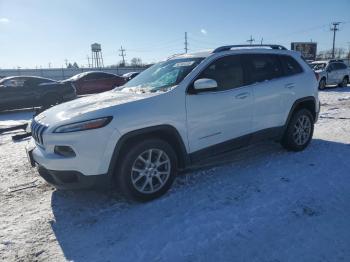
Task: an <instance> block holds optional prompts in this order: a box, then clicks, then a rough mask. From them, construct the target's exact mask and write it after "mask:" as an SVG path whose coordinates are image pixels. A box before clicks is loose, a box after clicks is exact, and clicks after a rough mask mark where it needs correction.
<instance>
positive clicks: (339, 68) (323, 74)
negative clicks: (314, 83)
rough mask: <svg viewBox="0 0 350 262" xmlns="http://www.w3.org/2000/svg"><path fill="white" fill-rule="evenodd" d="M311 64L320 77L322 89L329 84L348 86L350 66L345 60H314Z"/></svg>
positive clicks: (320, 87) (319, 85)
mask: <svg viewBox="0 0 350 262" xmlns="http://www.w3.org/2000/svg"><path fill="white" fill-rule="evenodd" d="M310 66H311V68H312V69H313V70H314V71H315V73H316V75H317V77H318V81H319V84H318V87H319V89H320V90H323V89H325V88H326V86H328V85H338V86H341V87H346V86H347V85H348V83H349V79H350V77H349V76H350V68H348V66H347V65H346V64H345V63H344V62H343V60H328V61H314V62H311V63H310Z"/></svg>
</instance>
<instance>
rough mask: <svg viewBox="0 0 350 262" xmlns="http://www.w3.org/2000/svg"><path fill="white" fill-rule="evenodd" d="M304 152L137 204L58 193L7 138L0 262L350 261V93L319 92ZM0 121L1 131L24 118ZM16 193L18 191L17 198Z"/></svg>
mask: <svg viewBox="0 0 350 262" xmlns="http://www.w3.org/2000/svg"><path fill="white" fill-rule="evenodd" d="M320 98H321V102H322V111H321V115H320V119H319V122H318V123H317V125H316V127H315V134H314V140H313V141H312V143H311V145H310V147H309V148H307V149H306V150H305V151H303V152H299V153H292V152H286V151H284V150H283V149H282V148H281V147H280V146H279V145H278V144H275V143H267V142H265V143H261V144H259V145H255V146H251V147H250V148H246V149H242V150H240V151H239V152H236V153H234V154H230V155H229V156H226V157H225V158H220V159H217V160H216V162H215V163H211V165H210V166H209V167H207V168H202V169H197V170H192V171H189V172H187V173H185V174H182V175H180V176H179V177H178V179H177V181H176V183H175V185H174V187H173V189H172V190H171V191H170V192H169V193H168V194H167V195H165V196H164V197H162V198H160V199H158V200H155V201H152V202H150V203H145V204H139V203H131V202H127V201H125V200H123V199H122V198H121V197H120V196H119V195H118V194H117V193H114V192H98V191H56V190H54V189H53V188H52V187H51V186H49V185H47V184H46V183H45V182H43V180H42V179H41V178H39V177H38V176H37V174H36V172H35V170H33V169H31V168H30V167H29V164H28V163H27V161H26V155H25V151H24V146H25V144H26V141H22V142H17V143H13V142H12V141H11V135H12V134H13V133H11V134H4V135H0V257H1V258H2V259H3V261H48V260H50V261H66V260H73V261H271V262H272V261H308V262H310V261H350V219H349V218H350V204H349V203H350V190H349V188H350V161H349V153H350V88H349V87H348V88H346V89H340V88H337V89H330V90H327V91H324V92H320ZM28 114H30V113H28V112H19V113H16V114H0V125H5V123H4V121H7V122H6V124H9V123H10V125H12V124H13V122H8V121H11V120H13V119H14V120H16V121H22V120H26V119H28ZM16 190H17V191H16Z"/></svg>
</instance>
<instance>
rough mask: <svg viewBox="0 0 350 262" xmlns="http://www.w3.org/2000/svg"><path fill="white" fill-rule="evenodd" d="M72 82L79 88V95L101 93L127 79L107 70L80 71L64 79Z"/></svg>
mask: <svg viewBox="0 0 350 262" xmlns="http://www.w3.org/2000/svg"><path fill="white" fill-rule="evenodd" d="M63 82H64V83H66V82H70V83H72V84H73V86H74V87H75V88H76V90H77V94H78V95H84V94H93V93H101V92H105V91H108V90H112V89H113V88H114V87H117V86H122V85H124V84H125V82H126V81H125V79H124V78H123V77H121V76H117V75H114V74H111V73H106V72H85V73H80V74H77V75H75V76H72V77H71V78H69V79H67V80H65V81H63Z"/></svg>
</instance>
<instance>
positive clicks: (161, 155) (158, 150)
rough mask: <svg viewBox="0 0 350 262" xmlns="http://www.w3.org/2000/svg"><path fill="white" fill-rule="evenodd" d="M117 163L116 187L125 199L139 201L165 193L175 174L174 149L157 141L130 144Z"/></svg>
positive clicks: (175, 160) (165, 143) (163, 142)
mask: <svg viewBox="0 0 350 262" xmlns="http://www.w3.org/2000/svg"><path fill="white" fill-rule="evenodd" d="M119 163H120V164H119V165H120V167H119V169H118V170H117V173H116V174H115V175H116V182H117V186H118V188H119V189H120V191H121V192H122V193H123V194H124V195H125V196H126V197H127V198H131V199H134V200H138V201H148V200H152V199H155V198H157V197H160V196H162V195H163V194H165V193H166V192H167V191H168V190H169V188H170V187H171V184H172V183H173V181H174V178H175V175H176V171H177V158H176V154H175V152H174V150H173V149H172V147H171V146H170V145H169V144H168V143H167V142H165V141H163V140H160V139H148V140H145V141H142V142H140V143H137V144H135V145H133V146H132V147H131V148H130V149H129V151H128V152H127V153H126V155H125V156H124V157H123V158H122V159H121V161H119Z"/></svg>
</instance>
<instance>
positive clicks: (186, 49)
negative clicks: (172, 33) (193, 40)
mask: <svg viewBox="0 0 350 262" xmlns="http://www.w3.org/2000/svg"><path fill="white" fill-rule="evenodd" d="M187 51H188V41H187V32H185V53H186V54H187Z"/></svg>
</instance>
